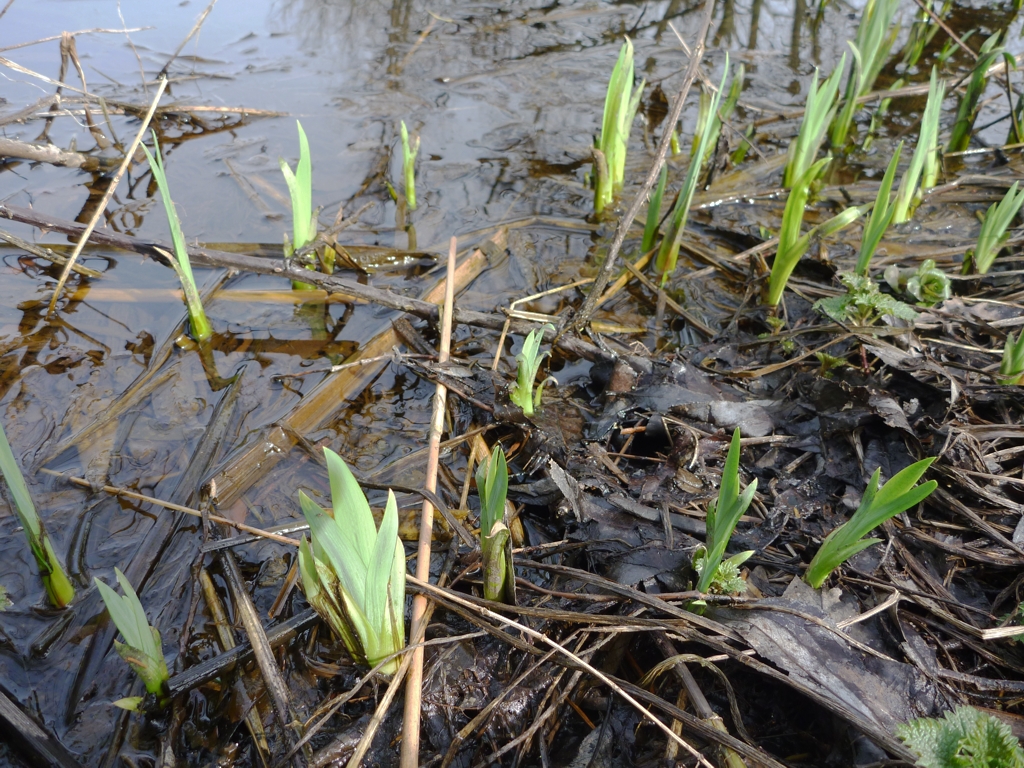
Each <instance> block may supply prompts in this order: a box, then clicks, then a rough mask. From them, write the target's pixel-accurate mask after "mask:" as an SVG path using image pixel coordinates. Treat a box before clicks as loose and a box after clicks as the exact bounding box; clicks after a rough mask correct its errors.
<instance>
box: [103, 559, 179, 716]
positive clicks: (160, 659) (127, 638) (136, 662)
mask: <svg viewBox="0 0 1024 768" xmlns="http://www.w3.org/2000/svg"><path fill="white" fill-rule="evenodd" d="M114 575H115V576H116V577H117V583H118V584H120V585H121V589H122V590H123V591H124V595H119V594H117V592H115V591H114V590H113V589H111V588H110V587H108V586H107V585H106V584H104V583H103V582H102V581H100V580H99V579H97V578H94V579H93V581H95V582H96V588H97V589H99V591H100V596H101V597H102V598H103V602H104V603H105V604H106V606H107V612H108V613H109V614H110V618H111V620H112V621H113V622H114V626H116V627H117V629H118V631H119V632H120V633H121V636H122V637H123V638H124V642H123V643H119V642H117V641H116V640H115V641H114V647H115V648H116V649H117V653H118V655H119V656H120V657H121V658H122V659H124V660H125V661H126V662H128V665H129V666H130V667H131V668H132V669H134V670H135V672H136V673H137V674H138V676H139V677H140V678H142V682H143V683H145V685H146V690H147V691H148V692H149V693H151V694H153V695H154V696H156V697H157V699H158V700H159V701H160V702H161V705H162V704H163V703H164V700H165V699H166V697H167V680H168V679H169V678H170V674H169V673H168V671H167V662H166V661H164V652H163V649H162V647H161V645H160V633H159V632H158V631H157V629H156V627H151V626H150V625H149V621H148V620H147V619H146V611H145V610H144V609H143V608H142V603H141V602H139V596H138V595H137V594H135V590H134V589H133V588H132V585H131V583H130V582H129V581H128V579H127V578H125V575H124V574H123V573H121V571H119V570H118V569H117V568H115V569H114ZM114 704H115V705H116V706H118V707H121V708H122V709H130V710H136V709H138V708H139V705H140V704H142V699H141V698H139V697H134V696H132V697H128V698H125V699H120V700H118V701H115V702H114Z"/></svg>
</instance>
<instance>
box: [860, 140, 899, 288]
mask: <svg viewBox="0 0 1024 768" xmlns="http://www.w3.org/2000/svg"><path fill="white" fill-rule="evenodd" d="M902 152H903V142H902V141H901V142H900V144H899V146H898V147H896V153H895V154H894V155H893V156H892V160H890V161H889V167H888V168H886V169H885V176H883V177H882V186H880V187H879V188H878V196H877V197H875V205H874V207H873V208H872V209H871V218H870V219H868V225H867V226H866V227H865V228H864V235H863V237H862V238H861V241H860V255H859V256H858V257H857V268H856V269H855V270H854V271H855V272H856V273H857V274H858V275H864V276H867V274H868V267H870V266H871V257H872V256H874V255H875V251H876V250H878V244H879V243H880V242H882V236H883V235H885V230H887V229H888V228H889V223H890V222H891V221H892V216H893V213H895V212H896V207H895V206H894V205H893V204H892V203H891V202H890V200H889V196H890V193H891V192H892V182H893V179H895V178H896V165H897V164H898V163H899V161H900V153H902Z"/></svg>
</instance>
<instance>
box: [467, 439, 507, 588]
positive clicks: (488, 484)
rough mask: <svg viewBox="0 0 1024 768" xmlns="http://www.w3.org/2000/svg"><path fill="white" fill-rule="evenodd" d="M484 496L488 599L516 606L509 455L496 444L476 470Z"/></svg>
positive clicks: (482, 537) (483, 550)
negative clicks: (508, 522) (507, 514)
mask: <svg viewBox="0 0 1024 768" xmlns="http://www.w3.org/2000/svg"><path fill="white" fill-rule="evenodd" d="M476 487H477V491H478V492H479V494H480V551H481V554H482V559H483V573H484V597H485V598H486V599H488V600H494V601H496V602H499V603H508V604H509V605H515V602H516V581H515V572H514V571H513V570H512V539H511V537H510V535H509V530H508V526H506V525H505V499H506V497H507V495H508V465H507V464H506V463H505V452H504V451H502V450H501V446H500V445H496V446H495V447H494V450H493V451H492V452H491V459H490V461H488V462H480V466H479V467H478V468H477V471H476Z"/></svg>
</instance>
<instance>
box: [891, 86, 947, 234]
mask: <svg viewBox="0 0 1024 768" xmlns="http://www.w3.org/2000/svg"><path fill="white" fill-rule="evenodd" d="M945 95H946V81H945V80H939V79H938V75H937V74H936V70H935V67H932V74H931V80H930V81H929V85H928V102H927V103H926V104H925V108H924V113H923V114H922V115H921V130H920V132H919V133H918V136H917V145H916V146H915V147H914V156H913V158H911V160H910V166H909V167H908V168H907V170H906V171H905V172H904V174H903V178H902V179H900V188H899V190H898V191H897V192H896V202H895V203H894V206H895V210H894V212H893V217H892V223H893V224H902V223H903V222H905V221H907V219H909V218H910V216H911V214H912V213H913V211H914V207H915V206H916V205H917V203H918V202H919V201H920V198H921V196H920V191H919V188H918V182H920V186H921V188H923V189H927V188H929V187H933V186H935V181H936V179H937V177H938V167H939V117H940V116H941V114H942V100H943V99H944V98H945Z"/></svg>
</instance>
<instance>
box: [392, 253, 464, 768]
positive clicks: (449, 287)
mask: <svg viewBox="0 0 1024 768" xmlns="http://www.w3.org/2000/svg"><path fill="white" fill-rule="evenodd" d="M457 246H458V241H457V240H456V238H454V237H453V238H452V239H451V242H450V244H449V247H448V277H447V279H446V280H445V290H444V310H443V312H442V314H441V349H440V351H439V354H438V357H437V361H438V364H439V365H444V364H445V363H446V362H448V357H449V354H450V352H451V341H452V308H453V305H454V303H455V254H456V251H457ZM447 394H448V390H447V389H446V388H445V386H444V385H443V384H441V383H438V384H437V389H436V390H435V392H434V408H433V413H432V415H431V419H430V436H429V450H430V452H429V453H428V454H427V477H426V487H427V490H428V491H431V492H432V493H436V492H437V464H438V457H439V455H440V453H441V432H442V430H443V429H444V412H445V401H446V399H447ZM433 530H434V505H433V504H431V503H430V502H429V501H427V500H426V499H424V500H423V514H422V517H421V518H420V539H419V545H418V547H417V548H416V578H417V579H419V580H420V581H425V582H426V581H429V580H430V543H431V539H432V533H433ZM426 613H427V598H426V596H424V595H422V594H418V595H416V596H415V597H414V598H413V600H412V621H411V622H410V626H411V629H410V630H409V644H410V645H415V647H414V649H413V652H412V654H411V656H409V657H407V658H408V659H410V667H409V679H408V681H407V683H406V686H405V718H404V720H403V723H402V756H401V763H400V764H401V766H402V768H417V766H418V765H419V758H420V701H421V699H420V697H421V694H422V688H423V646H422V645H420V644H419V643H420V641H421V640H422V637H423V634H424V631H425V630H426V620H425V617H426Z"/></svg>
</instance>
